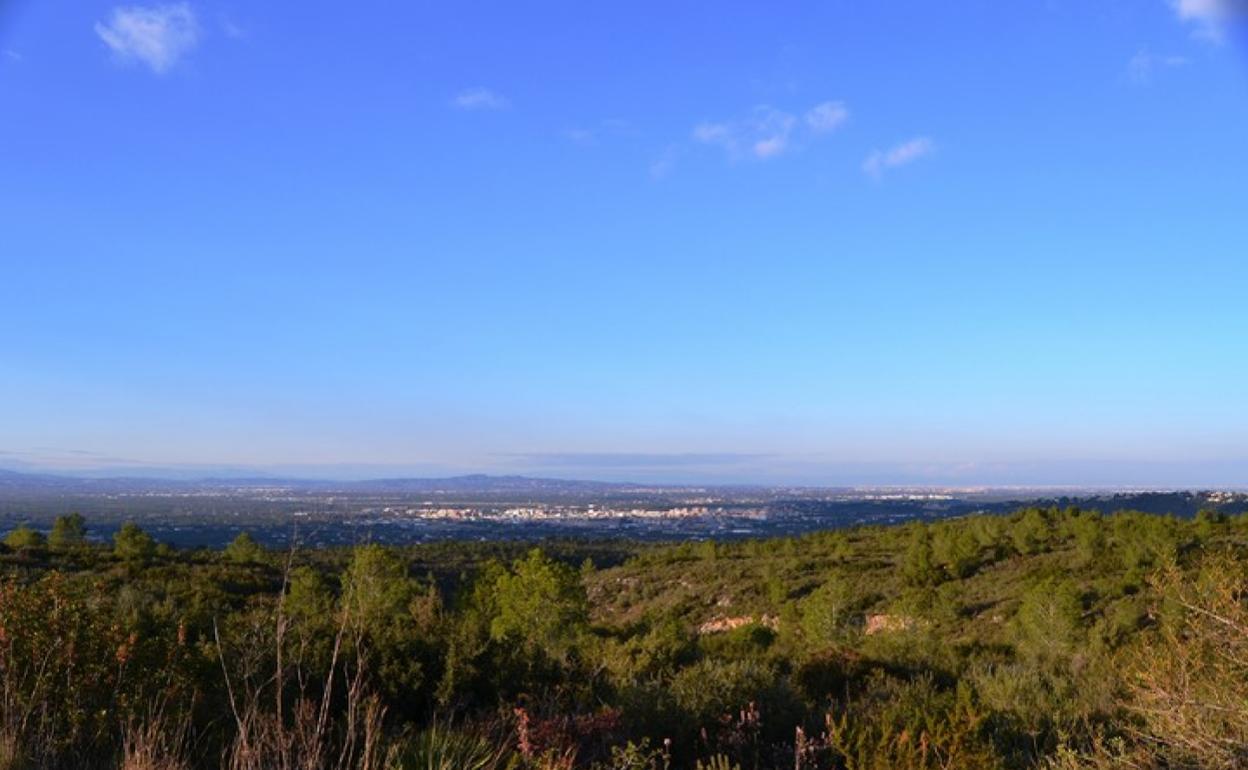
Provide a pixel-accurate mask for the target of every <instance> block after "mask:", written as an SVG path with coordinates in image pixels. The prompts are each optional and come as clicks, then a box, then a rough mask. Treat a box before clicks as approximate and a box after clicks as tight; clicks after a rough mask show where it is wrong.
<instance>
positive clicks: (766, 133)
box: [692, 102, 849, 160]
mask: <svg viewBox="0 0 1248 770" xmlns="http://www.w3.org/2000/svg"><path fill="white" fill-rule="evenodd" d="M848 117H849V110H848V109H846V107H845V106H844V105H843V104H841V103H840V102H823V103H821V104H817V105H815V106H814V107H812V108H810V110H808V111H807V112H806V113H805V115H804V117H803V118H802V119H800V120H799V118H798V116H797V115H794V114H793V113H791V112H786V111H784V110H778V109H775V108H774V107H768V106H766V105H763V106H759V107H755V108H754V111H753V112H752V113H750V115H749V116H748V117H746V118H744V119H740V120H731V121H722V122H711V121H708V122H704V123H699V124H698V125H696V126H694V127H693V133H692V136H693V140H694V141H695V142H698V143H699V144H706V145H711V146H715V147H719V148H721V149H722V150H724V152H726V153H727V154H728V157H729V158H730V159H733V160H737V159H740V158H755V159H757V160H767V159H769V158H775V157H779V156H780V155H783V154H784V153H785V152H787V151H788V150H789V149H790V148H791V147H792V146H793V145H794V142H795V140H796V139H798V138H799V135H800V134H801V133H802V129H804V130H805V133H806V135H807V136H814V135H817V134H826V133H829V132H831V131H833V130H834V129H836V128H837V127H838V126H840V125H841V124H842V123H844V122H845V120H846V119H847V118H848Z"/></svg>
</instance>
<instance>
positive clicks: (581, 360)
mask: <svg viewBox="0 0 1248 770" xmlns="http://www.w3.org/2000/svg"><path fill="white" fill-rule="evenodd" d="M1227 2H1229V0H1179V1H1178V2H1169V1H1168V0H1097V1H1096V2H1088V1H1087V0H1048V1H1047V2H1010V3H1002V2H999V1H997V0H994V1H989V0H978V1H974V2H955V3H939V4H938V3H931V2H928V1H927V0H913V1H912V2H903V1H900V0H886V1H884V2H878V3H877V2H871V3H862V2H820V3H793V4H786V5H785V7H784V9H783V11H780V10H779V9H778V8H777V7H776V5H775V4H771V3H717V4H705V3H701V4H695V3H654V4H636V3H631V4H603V3H590V4H587V3H574V2H567V3H546V2H538V3H524V4H516V3H493V4H490V3H453V4H442V3H377V2H370V1H369V0H361V2H357V3H352V4H349V5H348V6H343V5H341V4H333V5H331V4H319V3H312V4H291V3H241V2H219V1H218V0H195V1H194V2H187V3H172V4H169V3H155V4H145V3H143V2H140V3H139V4H137V5H126V4H123V5H115V4H113V3H111V2H95V0H86V1H84V2H80V3H73V4H71V6H65V5H61V4H55V3H35V2H26V3H21V2H19V3H16V4H14V3H7V4H4V5H0V110H2V112H3V120H0V266H2V268H3V271H2V274H0V328H3V329H5V330H6V333H5V334H4V336H3V342H2V347H0V453H2V454H0V467H10V468H35V467H38V468H55V469H101V468H104V469H115V470H118V471H119V472H120V471H122V470H128V469H133V468H136V467H141V468H148V467H157V466H159V467H181V468H189V469H204V470H218V469H220V468H224V467H230V468H258V469H262V470H266V471H272V472H292V473H300V474H303V475H325V476H360V475H365V476H367V475H375V474H381V473H384V474H391V473H412V474H420V475H427V474H442V473H458V472H469V471H487V472H522V473H540V474H544V475H563V476H574V477H582V478H604V479H623V478H627V479H634V480H662V481H674V480H696V481H704V480H730V481H777V482H786V483H788V482H792V483H838V484H839V483H888V482H896V483H917V482H931V483H955V482H956V483H993V484H1003V483H1052V484H1062V483H1080V484H1157V485H1171V484H1198V485H1213V484H1224V485H1248V356H1246V355H1245V353H1246V352H1248V342H1246V340H1248V302H1245V295H1246V293H1248V259H1246V257H1248V209H1246V206H1245V200H1248V198H1246V197H1245V188H1244V185H1245V181H1246V180H1248V143H1246V142H1245V141H1244V137H1245V136H1246V135H1248V62H1246V60H1245V56H1244V47H1243V46H1242V45H1241V44H1240V42H1239V41H1237V37H1238V36H1239V33H1240V31H1239V30H1237V29H1236V24H1235V23H1234V19H1233V18H1232V16H1233V15H1234V14H1233V13H1232V9H1231V8H1230V6H1229V5H1228V4H1227Z"/></svg>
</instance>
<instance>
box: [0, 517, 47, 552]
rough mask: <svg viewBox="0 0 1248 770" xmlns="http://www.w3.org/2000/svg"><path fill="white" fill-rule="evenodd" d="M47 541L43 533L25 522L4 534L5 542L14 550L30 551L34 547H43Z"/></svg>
mask: <svg viewBox="0 0 1248 770" xmlns="http://www.w3.org/2000/svg"><path fill="white" fill-rule="evenodd" d="M46 543H47V539H46V538H44V536H43V533H42V532H40V531H38V530H36V529H31V528H30V527H29V526H27V525H25V524H21V525H18V526H17V527H15V528H14V529H12V530H10V531H9V534H7V535H5V536H4V544H5V545H7V546H8V547H9V548H12V549H13V550H14V551H29V550H31V549H33V548H42V547H43V546H44V545H45V544H46Z"/></svg>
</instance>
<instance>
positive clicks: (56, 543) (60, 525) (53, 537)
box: [48, 513, 87, 551]
mask: <svg viewBox="0 0 1248 770" xmlns="http://www.w3.org/2000/svg"><path fill="white" fill-rule="evenodd" d="M86 542H87V522H86V520H85V519H83V518H82V515H81V514H78V513H71V514H68V515H66V516H57V517H56V520H55V521H53V522H52V531H51V532H50V533H49V534H48V545H49V546H50V547H52V548H53V549H55V550H58V551H64V550H66V549H69V548H78V547H81V546H82V545H84V544H85V543H86Z"/></svg>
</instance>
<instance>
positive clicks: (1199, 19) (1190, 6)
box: [1170, 0, 1248, 43]
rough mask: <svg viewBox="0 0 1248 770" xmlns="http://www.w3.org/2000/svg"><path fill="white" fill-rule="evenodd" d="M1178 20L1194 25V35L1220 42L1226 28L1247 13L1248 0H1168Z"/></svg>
mask: <svg viewBox="0 0 1248 770" xmlns="http://www.w3.org/2000/svg"><path fill="white" fill-rule="evenodd" d="M1170 7H1171V8H1173V9H1174V12H1175V14H1177V15H1178V17H1179V20H1180V21H1182V22H1185V23H1187V24H1191V25H1193V26H1194V27H1195V35H1196V36H1197V37H1199V38H1202V39H1204V40H1208V41H1210V42H1214V43H1220V42H1222V40H1223V39H1224V37H1225V35H1226V28H1227V26H1229V25H1230V24H1231V23H1232V22H1235V21H1237V20H1241V19H1243V18H1244V16H1245V14H1248V0H1170Z"/></svg>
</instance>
